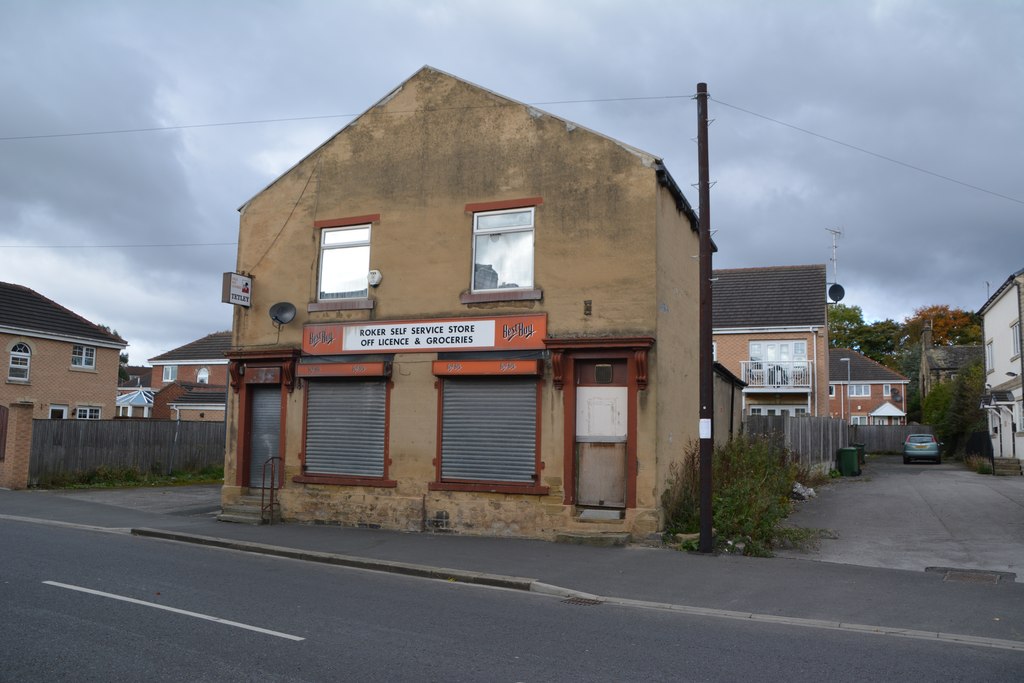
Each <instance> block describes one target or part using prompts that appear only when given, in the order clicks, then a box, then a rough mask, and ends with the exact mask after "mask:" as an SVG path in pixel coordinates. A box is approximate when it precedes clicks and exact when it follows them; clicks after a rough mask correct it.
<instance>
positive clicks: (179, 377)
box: [149, 332, 231, 422]
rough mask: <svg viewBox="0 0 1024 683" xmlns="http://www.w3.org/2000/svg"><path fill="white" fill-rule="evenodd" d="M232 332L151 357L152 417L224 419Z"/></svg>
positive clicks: (211, 336)
mask: <svg viewBox="0 0 1024 683" xmlns="http://www.w3.org/2000/svg"><path fill="white" fill-rule="evenodd" d="M230 348H231V333H230V332H214V333H213V334H208V335H206V336H205V337H203V338H201V339H197V340H195V341H193V342H189V343H188V344H185V345H184V346H179V347H178V348H176V349H172V350H170V351H168V352H166V353H162V354H160V355H159V356H155V357H153V358H150V359H149V362H150V363H151V364H152V366H153V371H152V378H151V382H152V384H153V388H154V391H155V396H154V398H153V417H155V418H159V419H163V420H203V421H209V422H216V421H220V420H223V419H224V414H225V413H224V410H225V405H226V401H227V398H226V395H227V385H228V359H227V355H226V354H227V351H228V349H230Z"/></svg>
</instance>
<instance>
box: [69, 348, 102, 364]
mask: <svg viewBox="0 0 1024 683" xmlns="http://www.w3.org/2000/svg"><path fill="white" fill-rule="evenodd" d="M71 367H73V368H88V369H90V370H92V369H95V367H96V349H94V348H93V347H91V346H79V345H78V344H76V345H75V346H72V347H71Z"/></svg>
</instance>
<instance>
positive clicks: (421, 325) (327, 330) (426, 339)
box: [302, 313, 547, 355]
mask: <svg viewBox="0 0 1024 683" xmlns="http://www.w3.org/2000/svg"><path fill="white" fill-rule="evenodd" d="M546 336H547V314H544V313H541V314H537V315H517V316H501V317H496V318H446V319H433V320H404V321H401V322H372V323H362V322H361V323H319V324H310V325H306V326H305V327H303V330H302V350H303V352H305V353H307V354H311V355H333V354H349V353H415V352H437V351H518V350H532V349H543V348H544V337H546Z"/></svg>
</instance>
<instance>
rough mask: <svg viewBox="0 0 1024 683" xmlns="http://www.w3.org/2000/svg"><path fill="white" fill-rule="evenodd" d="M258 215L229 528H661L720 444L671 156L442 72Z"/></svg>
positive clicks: (301, 167)
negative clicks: (234, 514) (681, 468)
mask: <svg viewBox="0 0 1024 683" xmlns="http://www.w3.org/2000/svg"><path fill="white" fill-rule="evenodd" d="M240 211H241V222H240V229H239V248H238V263H237V272H238V273H239V274H240V275H242V276H244V277H246V278H250V279H251V285H252V286H251V293H250V294H251V298H250V304H251V305H249V306H247V307H245V306H236V307H235V310H234V320H233V330H232V347H231V350H230V351H229V352H228V354H227V355H228V358H229V359H230V364H229V367H228V370H229V374H230V385H231V386H230V389H229V391H228V405H227V423H228V424H227V429H228V444H227V452H226V458H225V465H226V467H225V486H224V490H223V502H224V504H225V506H227V505H231V506H237V505H239V504H244V502H245V501H246V500H252V499H253V498H252V496H253V494H256V495H257V496H258V494H259V493H260V492H261V491H264V490H265V487H273V488H274V490H275V496H276V500H277V501H279V504H280V514H281V517H282V518H283V519H285V520H286V521H300V522H302V521H305V522H323V523H337V524H343V525H366V526H373V527H378V526H379V527H382V528H389V529H402V530H426V529H446V530H452V531H456V532H461V533H472V534H487V535H511V536H523V537H536V538H552V537H554V536H555V535H556V534H558V533H563V532H581V533H584V532H594V533H603V532H627V533H630V534H632V535H633V536H634V537H641V536H646V535H647V534H649V533H652V532H654V531H657V530H658V529H659V528H660V526H661V513H660V509H659V502H660V497H661V494H662V492H663V491H664V489H665V488H666V485H667V478H668V476H669V466H670V464H671V463H672V462H674V461H676V460H678V459H679V458H681V456H682V454H683V452H684V451H685V449H686V448H687V446H688V445H689V444H691V443H692V442H693V441H694V440H695V439H697V437H698V417H699V406H698V375H699V373H698V358H699V353H698V324H697V323H698V303H699V294H698V262H697V260H696V258H695V256H696V255H697V253H698V236H697V217H696V215H695V213H694V211H693V210H692V208H691V207H690V205H689V204H688V202H687V200H686V198H685V197H684V196H683V194H682V192H681V191H680V189H679V187H678V185H677V184H676V182H675V181H674V180H673V179H672V177H671V176H670V175H669V173H668V170H667V169H666V168H665V166H664V165H663V163H662V162H661V160H660V158H659V157H657V156H655V155H652V154H649V153H647V152H643V151H641V150H638V149H636V148H633V147H631V146H629V145H626V144H624V143H621V142H618V141H616V140H613V139H611V138H608V137H606V136H604V135H601V134H599V133H596V132H593V131H590V130H587V129H585V128H583V127H582V126H579V125H577V124H574V123H572V122H569V121H566V120H564V119H562V118H559V117H557V116H553V115H551V114H548V113H545V112H543V111H540V110H538V109H536V108H534V107H531V106H528V105H525V104H521V103H518V102H515V101H512V100H510V99H508V98H506V97H503V96H500V95H497V94H495V93H493V92H490V91H488V90H485V89H483V88H480V87H478V86H475V85H472V84H470V83H467V82H466V81H463V80H461V79H458V78H456V77H453V76H450V75H448V74H445V73H442V72H440V71H437V70H434V69H432V68H429V67H424V68H423V69H421V70H420V71H419V72H417V73H416V74H414V75H413V76H412V77H411V78H409V79H408V80H407V81H405V82H404V83H402V84H401V85H400V86H399V87H398V88H396V89H395V90H394V91H392V92H391V93H389V94H388V95H387V96H386V97H385V98H383V99H382V100H380V101H379V102H378V103H377V104H375V105H374V106H373V107H371V108H370V109H369V110H368V111H366V112H365V113H364V114H362V115H361V116H359V117H357V118H356V119H355V120H353V121H352V122H351V123H350V124H348V125H347V126H346V127H345V128H343V129H342V130H341V131H339V132H338V133H337V134H335V135H334V136H333V137H331V138H330V139H329V140H327V141H326V142H325V143H324V144H322V145H321V146H320V147H318V148H317V149H315V150H313V151H312V152H311V153H310V154H309V155H308V156H306V157H305V158H304V159H302V160H301V161H299V162H298V163H297V164H296V165H295V166H294V167H292V168H291V169H290V170H288V171H287V172H286V173H285V174H284V175H282V176H281V177H280V178H278V179H277V180H275V181H274V182H272V183H271V184H270V185H269V186H268V187H267V188H265V189H264V190H263V191H261V192H260V193H259V194H257V195H256V196H255V197H253V198H252V199H250V200H249V201H248V202H246V203H245V205H244V206H243V207H242V208H241V210H240ZM726 422H727V421H726Z"/></svg>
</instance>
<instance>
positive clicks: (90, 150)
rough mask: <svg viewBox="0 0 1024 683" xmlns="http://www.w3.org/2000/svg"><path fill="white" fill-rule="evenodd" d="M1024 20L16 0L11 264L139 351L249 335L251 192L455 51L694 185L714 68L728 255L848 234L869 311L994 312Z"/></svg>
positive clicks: (746, 8) (979, 3) (532, 3)
mask: <svg viewBox="0 0 1024 683" xmlns="http://www.w3.org/2000/svg"><path fill="white" fill-rule="evenodd" d="M1022 37H1024V0H877V1H875V2H870V1H868V0H850V1H841V0H837V1H828V2H826V1H824V0H814V1H811V0H805V1H800V0H789V1H784V0H776V1H774V2H763V1H751V2H739V1H736V2H730V1H728V0H715V1H714V2H712V1H710V0H701V1H689V0H663V1H657V0H621V1H601V0H578V1H571V0H562V1H558V0H547V1H540V0H514V1H510V2H504V1H502V0H478V1H470V0H465V1H461V0H443V1H436V2H435V1H431V0H395V1H386V2H385V1H379V2H378V1H372V0H361V1H359V2H348V1H342V0H336V1H334V2H327V1H315V0H309V1H306V2H297V1H294V0H291V1H288V2H284V1H283V0H282V1H278V2H269V1H267V2H259V1H256V0H245V1H242V0H235V1H226V0H202V1H195V2H194V1H191V0H174V2H167V1H166V0H161V1H159V2H149V1H146V0H131V1H129V0H122V1H121V2H103V1H100V0H90V1H89V2H78V1H72V0H65V1H58V0H36V1H34V2H25V1H22V0H0V65H2V66H0V93H2V104H0V281H5V282H13V283H18V284H22V285H25V286H27V287H30V288H32V289H34V290H36V291H38V292H40V293H42V294H44V295H46V296H48V297H50V298H52V299H54V300H55V301H57V302H58V303H60V304H62V305H64V306H67V307H68V308H70V309H72V310H73V311H75V312H77V313H79V314H80V315H82V316H84V317H86V318H88V319H89V320H91V321H93V322H96V323H101V324H105V325H109V326H111V327H113V328H115V329H116V330H117V331H118V332H120V334H121V335H122V336H123V337H124V338H125V339H127V340H128V341H129V343H130V345H129V347H128V352H129V354H130V357H131V362H132V363H133V364H141V363H143V362H145V361H146V360H147V359H148V358H151V357H153V356H155V355H158V354H160V353H162V352H164V351H167V350H170V349H172V348H175V347H177V346H180V345H182V344H184V343H187V342H189V341H192V340H194V339H197V338H199V337H202V336H203V335H205V334H208V333H210V332H214V331H217V330H224V329H228V328H229V327H230V325H231V310H230V306H228V305H227V304H223V303H220V287H221V284H220V280H221V273H223V272H225V271H230V270H233V269H234V267H235V245H234V243H235V242H236V240H237V236H238V218H239V215H238V211H237V209H238V207H239V206H241V205H242V204H243V203H244V202H245V201H247V200H248V199H249V198H250V197H252V196H253V195H254V194H256V193H257V192H259V191H260V190H261V189H262V188H263V187H264V186H266V185H267V183H269V182H270V181H271V180H273V179H274V178H275V177H277V176H278V175H280V174H281V173H282V172H284V171H285V170H287V169H288V168H289V167H290V166H292V165H293V164H294V163H295V162H296V161H298V160H299V159H300V158H302V157H303V156H305V155H306V154H307V153H308V152H310V151H311V150H312V149H313V148H314V147H316V146H317V145H319V144H320V143H321V142H323V141H324V140H325V139H327V138H328V137H329V136H330V135H331V134H332V133H334V132H335V131H337V130H338V129H340V128H342V127H343V126H345V125H346V124H347V123H349V122H350V121H351V120H352V117H353V116H354V115H357V114H359V113H361V112H363V111H365V110H366V109H367V108H368V107H370V106H371V105H373V104H374V103H375V102H376V101H377V100H379V99H380V98H381V97H383V96H384V95H386V94H387V93H388V92H389V91H390V90H391V89H393V88H394V87H395V86H396V85H398V84H399V83H401V82H402V81H403V80H405V79H406V78H408V77H409V76H411V75H412V74H413V73H415V72H416V71H417V70H418V69H419V68H420V67H422V66H423V65H430V66H433V67H435V68H438V69H441V70H443V71H446V72H448V73H450V74H452V75H454V76H458V77H460V78H463V79H465V80H468V81H470V82H472V83H475V84H477V85H480V86H483V87H485V88H488V89H490V90H493V91H495V92H497V93H500V94H502V95H505V96H507V97H510V98H513V99H515V100H519V101H521V102H526V103H531V104H535V105H536V106H538V107H539V108H541V109H544V110H546V111H549V112H551V113H553V114H556V115H558V116H561V117H564V118H567V119H570V120H572V121H575V122H577V123H579V124H581V125H584V126H586V127H588V128H591V129H593V130H596V131H599V132H601V133H604V134H606V135H608V136H611V137H613V138H616V139H619V140H621V141H623V142H626V143H628V144H630V145H633V146H636V147H639V148H641V149H643V150H645V151H648V152H650V153H652V154H655V155H658V156H660V157H662V158H663V159H664V160H665V163H666V164H667V166H668V168H669V170H670V171H671V173H672V174H673V176H674V177H675V178H676V180H677V182H678V183H679V185H680V186H681V187H682V188H683V189H684V192H686V194H687V196H688V198H689V199H690V202H691V203H692V204H693V205H694V206H695V207H696V206H697V191H696V189H694V188H692V187H691V185H692V184H694V183H696V182H697V163H696V155H697V148H696V145H695V144H694V142H693V141H692V139H693V138H695V136H696V104H695V102H694V101H693V100H692V99H691V97H690V96H691V95H692V94H693V93H694V92H695V91H696V84H697V83H698V82H702V81H703V82H707V83H708V90H709V92H710V94H711V98H712V99H711V102H710V105H709V109H710V116H711V118H713V119H714V123H713V124H712V126H711V128H710V163H711V178H712V180H713V181H716V183H717V184H716V185H715V186H714V187H713V189H712V191H711V219H712V224H713V228H714V229H715V230H717V232H716V233H715V236H714V239H715V242H716V243H717V245H718V248H719V251H718V253H717V254H716V256H715V267H716V268H738V267H752V266H773V265H796V264H808V263H825V264H828V266H829V271H828V273H829V278H828V279H829V281H830V282H831V281H832V279H833V277H832V274H833V264H832V262H831V256H832V235H831V233H830V232H828V230H829V229H841V230H842V237H841V238H840V239H839V240H838V264H837V265H838V281H839V282H840V283H841V284H842V285H843V286H844V287H845V289H846V293H847V295H846V299H845V300H844V303H847V304H850V305H857V306H860V307H861V308H862V309H863V310H864V313H865V317H866V318H867V319H868V320H877V319H883V318H894V319H896V320H902V319H903V318H904V317H906V316H908V315H910V314H911V312H912V311H913V309H915V308H917V307H920V306H925V305H930V304H949V305H951V306H956V307H960V308H965V309H968V310H977V309H978V308H979V307H980V306H981V305H982V304H983V303H984V302H985V299H986V298H987V294H986V292H987V291H988V287H991V290H992V291H994V290H995V288H996V287H998V285H999V284H1000V283H1002V282H1003V281H1004V280H1005V279H1006V278H1007V277H1008V276H1009V275H1010V274H1011V273H1012V272H1014V271H1016V270H1019V269H1020V268H1022V267H1024V43H1022ZM311 117H322V118H311ZM302 118H305V120H292V121H279V122H265V123H248V124H247V123H245V122H253V121H267V120H272V119H302ZM211 124H217V125H211ZM138 129H159V130H149V131H146V132H109V133H105V134H100V135H90V134H89V133H94V132H103V131H137V130H138ZM144 245H174V246H144ZM987 283H988V284H987Z"/></svg>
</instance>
